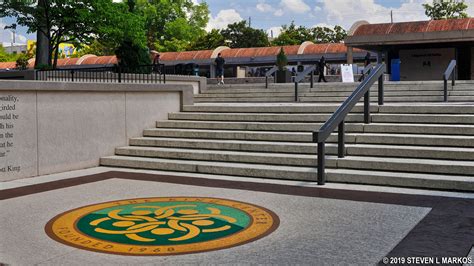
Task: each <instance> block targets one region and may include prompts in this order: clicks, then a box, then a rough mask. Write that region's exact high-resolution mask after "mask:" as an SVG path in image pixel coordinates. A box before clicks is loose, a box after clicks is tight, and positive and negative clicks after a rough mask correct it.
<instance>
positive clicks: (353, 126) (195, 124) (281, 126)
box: [156, 120, 364, 132]
mask: <svg viewBox="0 0 474 266" xmlns="http://www.w3.org/2000/svg"><path fill="white" fill-rule="evenodd" d="M322 125H323V124H322V123H290V122H286V123H285V122H281V123H276V122H235V121H229V122H227V121H195V120H163V121H157V122H156V127H158V128H185V129H213V130H245V131H286V132H305V131H306V132H312V131H314V130H317V129H319V128H320V127H321V126H322ZM363 127H364V126H363V124H362V123H347V124H346V130H347V132H362V131H363Z"/></svg>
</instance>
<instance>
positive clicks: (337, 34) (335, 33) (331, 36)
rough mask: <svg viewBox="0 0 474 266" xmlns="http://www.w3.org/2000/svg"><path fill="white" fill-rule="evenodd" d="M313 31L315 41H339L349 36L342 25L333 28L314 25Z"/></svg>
mask: <svg viewBox="0 0 474 266" xmlns="http://www.w3.org/2000/svg"><path fill="white" fill-rule="evenodd" d="M311 31H312V32H313V39H312V41H313V42H314V43H339V42H342V41H343V40H344V38H345V37H346V36H347V32H346V30H345V29H344V28H342V27H341V26H338V25H336V26H334V28H333V29H331V28H328V27H314V28H312V29H311Z"/></svg>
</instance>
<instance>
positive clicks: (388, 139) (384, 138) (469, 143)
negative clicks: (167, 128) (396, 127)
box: [346, 133, 474, 147]
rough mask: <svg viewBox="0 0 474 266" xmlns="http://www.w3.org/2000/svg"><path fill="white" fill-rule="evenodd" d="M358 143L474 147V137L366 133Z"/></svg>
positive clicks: (359, 138)
mask: <svg viewBox="0 0 474 266" xmlns="http://www.w3.org/2000/svg"><path fill="white" fill-rule="evenodd" d="M346 135H349V134H346ZM352 135H355V134H352ZM356 143H357V144H359V143H361V144H385V145H412V146H439V147H474V136H451V135H416V134H378V133H364V134H357V136H356Z"/></svg>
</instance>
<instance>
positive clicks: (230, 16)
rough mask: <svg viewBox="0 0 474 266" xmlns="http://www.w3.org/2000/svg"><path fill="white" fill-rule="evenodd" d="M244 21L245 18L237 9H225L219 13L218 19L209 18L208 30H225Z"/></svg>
mask: <svg viewBox="0 0 474 266" xmlns="http://www.w3.org/2000/svg"><path fill="white" fill-rule="evenodd" d="M242 20H243V18H242V17H241V16H240V14H239V13H238V12H237V11H236V10H235V9H223V10H221V11H219V13H217V16H216V17H212V16H211V17H210V18H209V23H208V24H207V27H206V30H207V31H211V30H212V29H223V28H225V27H227V25H229V24H232V23H235V22H239V21H242Z"/></svg>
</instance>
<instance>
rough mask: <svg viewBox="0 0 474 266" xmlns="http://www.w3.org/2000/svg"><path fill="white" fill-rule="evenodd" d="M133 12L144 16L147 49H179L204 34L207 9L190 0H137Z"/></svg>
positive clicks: (201, 4) (207, 14)
mask: <svg viewBox="0 0 474 266" xmlns="http://www.w3.org/2000/svg"><path fill="white" fill-rule="evenodd" d="M135 12H136V13H137V14H139V15H141V16H142V17H143V18H144V19H145V27H144V29H146V41H147V46H148V47H149V48H150V49H154V50H158V51H183V50H185V49H186V48H187V47H189V45H190V44H191V43H193V42H195V41H196V40H198V39H199V38H201V37H202V36H204V35H205V34H206V31H205V30H204V28H205V27H206V25H207V22H208V21H209V8H208V5H207V4H206V3H205V2H203V3H200V4H194V3H193V1H192V0H173V1H170V0H137V1H136V6H135Z"/></svg>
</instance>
